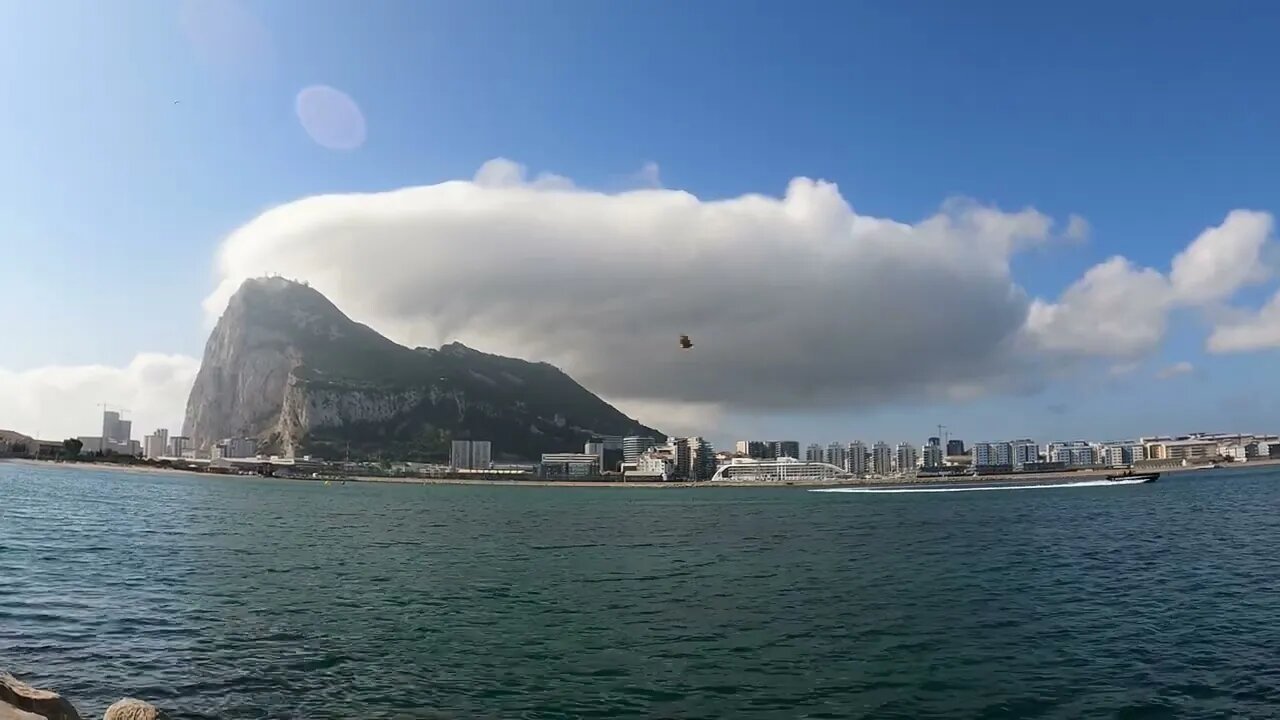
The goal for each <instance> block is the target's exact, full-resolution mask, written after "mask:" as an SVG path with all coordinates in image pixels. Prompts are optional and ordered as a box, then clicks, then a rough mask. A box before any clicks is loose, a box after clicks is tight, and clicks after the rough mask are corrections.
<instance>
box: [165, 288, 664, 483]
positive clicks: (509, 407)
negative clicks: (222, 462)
mask: <svg viewBox="0 0 1280 720" xmlns="http://www.w3.org/2000/svg"><path fill="white" fill-rule="evenodd" d="M184 434H185V435H187V436H189V437H191V438H192V442H193V443H194V444H195V445H196V447H197V448H202V449H203V448H208V447H209V446H210V445H211V444H213V443H215V442H216V441H218V440H219V439H221V438H225V437H233V436H242V437H254V438H258V439H259V441H260V447H261V448H262V449H263V450H268V451H271V452H277V453H281V454H297V455H301V454H304V453H312V454H318V455H321V456H324V457H328V458H339V457H342V456H344V455H345V454H346V453H347V452H348V451H349V452H350V454H351V456H352V457H371V456H377V455H383V456H387V457H393V458H397V459H406V460H422V461H440V460H444V459H446V458H447V457H448V452H449V445H448V443H449V441H450V440H454V439H476V440H490V441H492V442H493V452H494V456H495V459H498V458H502V457H507V458H511V459H516V458H527V459H535V458H537V456H538V455H540V454H541V453H543V452H566V451H576V452H581V450H582V444H583V443H584V442H585V441H586V440H588V439H590V437H591V436H592V435H632V434H639V435H649V436H652V437H662V436H663V435H662V433H660V432H658V431H656V430H653V429H652V428H647V427H644V426H643V425H641V424H640V423H638V422H637V421H635V420H632V419H631V418H628V417H626V416H625V415H623V414H622V413H621V412H619V411H618V410H617V409H616V408H614V407H613V406H611V405H609V404H608V403H606V402H604V401H603V400H601V399H600V398H598V397H596V396H595V395H593V394H592V393H591V392H590V391H588V390H587V389H586V388H583V387H582V386H581V385H579V384H578V383H576V382H574V381H573V379H572V378H570V377H569V376H568V375H566V374H564V373H563V372H561V371H560V370H558V369H556V368H555V367H552V366H551V365H548V364H546V363H531V362H527V361H524V360H518V359H515V358H507V357H501V356H498V355H489V354H487V353H482V352H479V351H476V350H472V349H471V348H468V347H466V346H464V345H461V344H459V343H452V344H449V345H445V346H444V347H442V348H440V349H439V350H433V349H427V348H418V349H409V348H406V347H403V346H401V345H397V344H396V343H394V342H392V341H390V340H388V339H387V338H385V337H383V336H381V335H379V334H378V333H377V332H375V331H374V330H372V329H371V328H369V327H367V326H365V325H361V324H360V323H357V322H354V321H353V320H351V319H350V318H348V317H347V316H346V315H344V314H343V313H342V311H340V310H339V309H338V308H337V307H335V306H334V305H333V303H331V302H329V300H328V299H327V298H325V297H324V296H323V295H321V294H320V293H319V292H317V291H316V290H313V289H312V288H310V287H308V286H306V285H303V284H300V283H295V282H291V281H288V280H284V279H282V278H258V279H254V280H247V281H245V283H244V284H243V285H242V286H241V287H240V289H239V290H238V291H237V292H236V294H235V295H234V296H233V297H232V299H231V301H230V303H229V304H228V306H227V310H226V312H225V313H224V314H223V316H222V318H221V319H220V320H219V321H218V324H217V326H216V327H215V328H214V330H213V333H212V334H211V335H210V336H209V341H208V344H207V345H206V346H205V351H204V359H203V361H202V363H201V366H200V372H199V374H198V375H197V376H196V382H195V385H194V386H193V387H192V389H191V396H190V398H189V400H188V401H187V414H186V422H185V427H184Z"/></svg>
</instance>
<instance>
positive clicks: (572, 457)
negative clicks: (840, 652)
mask: <svg viewBox="0 0 1280 720" xmlns="http://www.w3.org/2000/svg"><path fill="white" fill-rule="evenodd" d="M541 473H542V477H544V478H552V479H555V478H585V477H592V476H596V475H599V474H600V457H599V456H598V455H592V454H589V453H543V455H542V465H541Z"/></svg>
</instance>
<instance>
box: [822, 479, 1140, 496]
mask: <svg viewBox="0 0 1280 720" xmlns="http://www.w3.org/2000/svg"><path fill="white" fill-rule="evenodd" d="M1144 482H1146V480H1142V479H1138V480H1081V481H1080V482H1070V483H1045V484H1043V485H982V486H979V487H918V488H912V487H895V488H819V489H817V490H810V491H809V492H830V493H870V494H884V493H935V492H976V491H985V490H1048V489H1049V488H1078V487H1110V486H1112V485H1141V484H1142V483H1144Z"/></svg>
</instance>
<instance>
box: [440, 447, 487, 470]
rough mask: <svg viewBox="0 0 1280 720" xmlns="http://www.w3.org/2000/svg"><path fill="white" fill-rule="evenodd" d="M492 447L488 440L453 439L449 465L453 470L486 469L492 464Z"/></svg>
mask: <svg viewBox="0 0 1280 720" xmlns="http://www.w3.org/2000/svg"><path fill="white" fill-rule="evenodd" d="M492 449H493V445H492V443H490V442H489V441H488V440H454V441H453V445H452V446H451V447H450V452H449V465H450V466H451V467H453V468H454V469H455V470H488V469H489V466H490V465H492V464H493V457H492Z"/></svg>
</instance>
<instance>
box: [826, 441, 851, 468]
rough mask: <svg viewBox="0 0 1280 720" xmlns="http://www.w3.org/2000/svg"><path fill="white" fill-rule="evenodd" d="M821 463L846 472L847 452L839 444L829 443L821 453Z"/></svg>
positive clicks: (847, 466) (847, 463)
mask: <svg viewBox="0 0 1280 720" xmlns="http://www.w3.org/2000/svg"><path fill="white" fill-rule="evenodd" d="M822 461H823V462H825V463H829V464H831V465H835V466H836V467H838V468H841V469H844V470H847V469H849V451H848V450H847V449H846V448H845V446H844V445H842V444H840V443H831V444H830V445H828V446H827V449H826V450H824V451H823V453H822Z"/></svg>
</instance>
